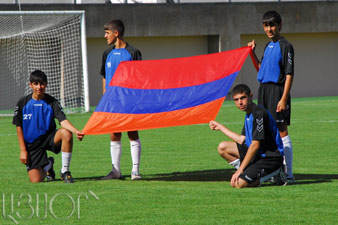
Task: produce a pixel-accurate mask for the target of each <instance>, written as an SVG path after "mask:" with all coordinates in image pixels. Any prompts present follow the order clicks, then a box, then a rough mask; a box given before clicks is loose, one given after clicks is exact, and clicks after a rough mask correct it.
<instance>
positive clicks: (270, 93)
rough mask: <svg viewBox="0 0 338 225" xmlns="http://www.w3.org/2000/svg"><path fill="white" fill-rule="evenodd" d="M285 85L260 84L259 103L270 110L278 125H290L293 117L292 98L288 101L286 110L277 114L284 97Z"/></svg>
mask: <svg viewBox="0 0 338 225" xmlns="http://www.w3.org/2000/svg"><path fill="white" fill-rule="evenodd" d="M283 91H284V85H278V84H274V83H266V84H262V83H261V84H260V86H259V89H258V97H257V103H258V105H261V106H263V107H264V108H266V109H268V110H269V112H270V113H271V115H272V117H273V118H274V119H275V120H276V122H277V123H281V124H286V125H290V117H291V98H290V96H289V97H288V99H287V101H286V109H285V110H284V111H282V112H276V109H277V104H278V102H279V101H280V99H281V98H282V96H283Z"/></svg>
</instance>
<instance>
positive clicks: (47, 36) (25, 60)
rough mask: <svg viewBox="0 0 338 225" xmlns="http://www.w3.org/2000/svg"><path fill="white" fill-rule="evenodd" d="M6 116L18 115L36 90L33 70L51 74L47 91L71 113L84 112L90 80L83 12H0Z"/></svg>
mask: <svg viewBox="0 0 338 225" xmlns="http://www.w3.org/2000/svg"><path fill="white" fill-rule="evenodd" d="M0 65H1V66H0V115H8V114H12V113H13V110H14V107H15V105H16V103H17V101H18V99H20V98H21V97H23V96H25V95H28V94H30V93H31V88H30V87H29V85H28V84H29V74H30V73H31V72H32V71H33V70H36V69H39V70H42V71H44V72H45V73H46V75H47V79H48V85H47V89H46V93H48V94H50V95H52V96H53V97H55V98H56V99H58V100H59V102H60V103H61V105H62V106H63V108H64V111H65V112H66V113H73V112H83V111H84V110H85V106H84V104H85V102H84V86H83V85H84V81H83V67H82V51H81V15H80V14H56V13H51V14H47V13H46V14H25V12H22V14H8V13H6V14H2V13H1V12H0Z"/></svg>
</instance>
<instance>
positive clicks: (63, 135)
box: [12, 70, 84, 183]
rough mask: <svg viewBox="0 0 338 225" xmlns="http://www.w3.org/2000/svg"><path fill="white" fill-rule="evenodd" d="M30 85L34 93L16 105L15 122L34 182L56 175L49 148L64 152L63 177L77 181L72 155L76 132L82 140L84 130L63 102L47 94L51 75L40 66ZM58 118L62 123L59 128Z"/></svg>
mask: <svg viewBox="0 0 338 225" xmlns="http://www.w3.org/2000/svg"><path fill="white" fill-rule="evenodd" d="M29 86H30V87H31V88H32V91H33V93H32V94H29V95H27V96H25V97H23V98H21V99H20V100H19V101H18V103H17V106H16V108H15V112H14V117H13V122H12V123H13V124H14V125H16V131H17V135H18V139H19V145H20V161H21V162H22V163H23V164H25V165H26V167H27V171H28V177H29V179H30V181H31V182H32V183H36V182H41V181H43V180H44V178H45V177H46V176H47V180H49V181H51V180H54V179H55V172H54V170H53V164H54V158H53V157H49V158H47V152H46V150H50V151H52V152H54V153H55V154H58V153H60V151H61V152H62V153H61V154H62V168H61V180H64V182H65V183H73V182H74V181H73V178H72V176H71V173H70V171H69V165H70V161H71V157H72V148H73V135H72V133H74V134H75V135H76V137H77V138H78V139H79V140H80V141H81V140H82V139H83V137H84V134H83V133H82V132H81V131H79V130H77V129H76V128H75V127H74V126H73V125H72V124H71V123H70V122H69V121H68V120H67V118H66V115H65V114H64V112H63V111H62V107H61V105H60V104H59V102H58V101H57V100H56V99H55V98H53V97H52V96H50V95H48V94H45V89H46V87H47V76H46V74H45V73H44V72H42V71H40V70H35V71H33V72H32V73H31V74H30V79H29ZM54 118H57V119H58V120H59V122H60V124H61V126H62V128H60V129H56V124H55V121H54Z"/></svg>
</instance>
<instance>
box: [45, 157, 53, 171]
mask: <svg viewBox="0 0 338 225" xmlns="http://www.w3.org/2000/svg"><path fill="white" fill-rule="evenodd" d="M51 167H52V162H51V161H50V160H49V159H48V164H47V166H45V167H43V170H44V171H46V172H48V170H50V168H51Z"/></svg>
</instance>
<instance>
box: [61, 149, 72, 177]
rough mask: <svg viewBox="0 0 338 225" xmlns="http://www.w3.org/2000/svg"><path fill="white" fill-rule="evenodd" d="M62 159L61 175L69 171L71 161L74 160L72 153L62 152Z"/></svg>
mask: <svg viewBox="0 0 338 225" xmlns="http://www.w3.org/2000/svg"><path fill="white" fill-rule="evenodd" d="M61 158H62V167H61V173H64V172H67V171H69V165H70V161H71V160H72V153H71V152H61Z"/></svg>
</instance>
